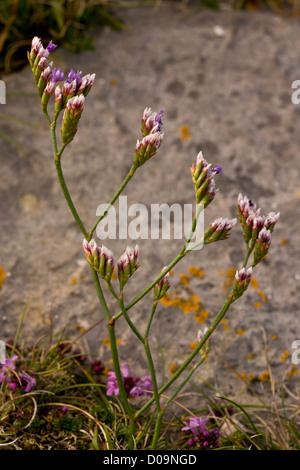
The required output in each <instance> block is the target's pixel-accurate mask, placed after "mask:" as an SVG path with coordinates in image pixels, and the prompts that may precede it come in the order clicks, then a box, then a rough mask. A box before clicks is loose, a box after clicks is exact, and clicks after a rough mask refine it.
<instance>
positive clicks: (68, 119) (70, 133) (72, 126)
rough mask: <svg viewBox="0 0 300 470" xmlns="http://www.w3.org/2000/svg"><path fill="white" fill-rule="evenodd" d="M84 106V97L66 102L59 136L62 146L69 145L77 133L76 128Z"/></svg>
mask: <svg viewBox="0 0 300 470" xmlns="http://www.w3.org/2000/svg"><path fill="white" fill-rule="evenodd" d="M83 106H84V96H83V95H80V96H74V97H73V98H70V99H69V100H68V102H67V105H66V109H65V111H64V115H63V120H62V127H61V135H62V139H63V143H64V144H69V143H70V142H71V141H72V140H73V139H74V136H75V134H76V132H77V126H78V122H79V119H80V117H81V114H82V110H83Z"/></svg>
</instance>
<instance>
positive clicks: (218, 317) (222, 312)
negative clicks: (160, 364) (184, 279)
mask: <svg viewBox="0 0 300 470" xmlns="http://www.w3.org/2000/svg"><path fill="white" fill-rule="evenodd" d="M233 301H234V297H233V294H232V292H231V293H230V294H229V296H228V297H227V299H226V301H225V302H224V304H223V306H222V307H221V309H220V310H219V312H218V314H217V315H216V317H215V319H214V321H213V322H212V324H211V326H210V327H209V329H208V330H207V332H206V333H205V334H204V335H203V338H202V340H201V341H200V342H199V343H198V345H197V347H196V348H195V349H194V350H193V352H192V353H191V354H190V355H189V356H188V357H187V359H186V360H185V361H184V363H183V364H182V365H181V366H180V368H179V369H178V370H177V371H176V372H175V374H174V375H173V376H172V377H171V378H170V379H169V380H168V382H166V383H165V384H164V385H163V386H162V387H161V388H160V390H159V391H158V393H159V394H160V395H161V394H162V393H163V392H164V391H165V390H167V388H169V387H170V386H171V385H172V384H173V382H175V380H176V379H177V378H178V377H179V376H180V375H181V374H182V372H183V371H184V370H185V369H186V368H187V367H188V365H189V364H190V363H191V361H192V360H193V359H194V358H195V357H196V356H197V354H198V353H199V351H200V349H201V348H202V347H203V346H204V344H205V342H206V341H207V340H208V338H209V337H210V335H211V334H212V333H213V332H214V331H215V329H216V328H217V326H218V324H219V323H220V321H221V320H222V318H223V317H224V316H225V314H226V312H227V310H228V309H229V307H230V305H231V304H232V302H233ZM154 399H155V398H154V397H151V398H150V400H149V401H148V402H147V403H146V404H145V405H144V406H143V407H142V408H140V409H139V410H138V411H137V413H136V418H137V417H138V416H140V415H141V414H142V413H143V412H144V411H145V410H146V409H147V408H148V407H149V406H150V405H151V404H152V403H153V401H154Z"/></svg>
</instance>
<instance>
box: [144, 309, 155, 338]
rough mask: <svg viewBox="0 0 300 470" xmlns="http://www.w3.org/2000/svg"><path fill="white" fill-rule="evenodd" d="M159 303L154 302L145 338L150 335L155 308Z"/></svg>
mask: <svg viewBox="0 0 300 470" xmlns="http://www.w3.org/2000/svg"><path fill="white" fill-rule="evenodd" d="M157 304H158V302H154V304H153V307H152V312H151V315H150V318H149V321H148V324H147V328H146V333H145V338H148V336H149V332H150V327H151V324H152V320H153V317H154V313H155V310H156V308H157Z"/></svg>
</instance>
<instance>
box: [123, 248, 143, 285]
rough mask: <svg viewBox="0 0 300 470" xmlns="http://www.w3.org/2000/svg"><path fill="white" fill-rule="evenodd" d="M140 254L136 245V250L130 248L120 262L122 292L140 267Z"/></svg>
mask: <svg viewBox="0 0 300 470" xmlns="http://www.w3.org/2000/svg"><path fill="white" fill-rule="evenodd" d="M138 254H139V247H138V245H136V246H135V248H132V247H131V246H128V247H127V248H126V251H125V253H123V255H122V256H121V257H120V259H119V261H118V277H119V283H120V289H121V290H122V289H123V287H124V286H125V284H126V282H127V281H128V279H129V278H130V276H132V275H133V273H134V272H135V271H136V270H137V269H138V267H139V263H138V262H137V258H138Z"/></svg>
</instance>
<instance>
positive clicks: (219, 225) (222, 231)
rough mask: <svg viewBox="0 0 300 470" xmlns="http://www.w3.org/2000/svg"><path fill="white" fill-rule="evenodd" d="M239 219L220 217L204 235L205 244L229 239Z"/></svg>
mask: <svg viewBox="0 0 300 470" xmlns="http://www.w3.org/2000/svg"><path fill="white" fill-rule="evenodd" d="M236 223H237V219H231V220H229V219H227V218H223V217H220V218H218V219H216V220H214V221H213V222H212V223H211V225H210V227H209V229H208V230H207V231H206V232H205V234H204V242H205V243H206V244H207V243H211V242H215V241H217V240H225V239H226V238H229V231H230V230H231V229H232V228H233V227H234V226H235V224H236Z"/></svg>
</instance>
